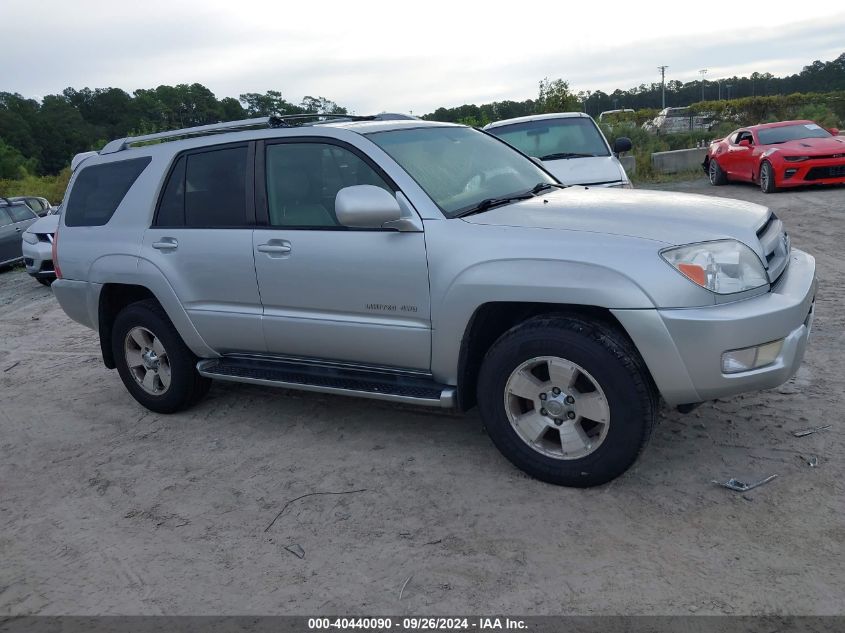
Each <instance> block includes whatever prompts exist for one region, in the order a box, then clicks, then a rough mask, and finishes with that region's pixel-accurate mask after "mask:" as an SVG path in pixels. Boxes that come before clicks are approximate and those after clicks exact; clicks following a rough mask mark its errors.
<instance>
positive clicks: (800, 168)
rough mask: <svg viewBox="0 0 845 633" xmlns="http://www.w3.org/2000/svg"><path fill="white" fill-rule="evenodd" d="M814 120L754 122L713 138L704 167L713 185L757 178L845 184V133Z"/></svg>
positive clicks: (770, 182) (770, 188)
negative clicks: (843, 135) (840, 134)
mask: <svg viewBox="0 0 845 633" xmlns="http://www.w3.org/2000/svg"><path fill="white" fill-rule="evenodd" d="M838 134H839V130H837V129H836V128H830V129H828V130H826V129H824V128H823V127H821V126H820V125H818V124H817V123H813V122H812V121H781V122H779V123H764V124H763V125H752V126H750V127H746V128H742V129H739V130H736V131H734V132H731V133H730V134H728V135H727V136H726V137H725V138H723V139H720V140H718V141H713V142H712V143H711V144H710V148H709V149H708V151H707V156H706V157H705V159H704V163H703V167H704V170H705V171H706V172H707V175H708V177H709V179H710V184H712V185H724V184H725V183H727V182H728V181H744V182H752V183H756V184H759V185H760V189H762V190H763V193H773V192H774V191H777V190H778V189H779V188H781V187H796V186H799V185H834V184H843V183H845V137H842V136H838Z"/></svg>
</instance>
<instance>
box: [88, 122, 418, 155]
mask: <svg viewBox="0 0 845 633" xmlns="http://www.w3.org/2000/svg"><path fill="white" fill-rule="evenodd" d="M400 118H415V117H408V116H407V115H401V114H392V113H382V114H377V115H370V116H356V115H352V114H320V113H317V112H310V113H303V114H283V115H275V114H274V115H271V116H267V117H256V118H253V119H242V120H240V121H226V122H224V123H211V124H209V125H198V126H196V127H187V128H182V129H180V130H168V131H167V132H156V133H155V134H144V135H142V136H127V137H126V138H119V139H116V140H114V141H110V142H109V143H107V144H106V146H105V147H103V149H101V150H100V154H113V153H115V152H120V151H123V150H125V149H128V148H129V147H130V146H131V145H135V144H136V143H144V142H147V141H162V140H165V139H173V138H181V137H188V136H204V135H206V134H216V133H218V132H233V131H235V130H242V129H246V128H254V127H271V128H273V127H298V126H301V125H316V124H319V123H325V122H328V121H330V120H331V121H388V120H392V119H400ZM307 119H317V120H316V121H313V122H308V121H307ZM80 156H81V155H80ZM86 158H87V157H86ZM80 162H81V161H80Z"/></svg>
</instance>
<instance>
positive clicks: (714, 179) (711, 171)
mask: <svg viewBox="0 0 845 633" xmlns="http://www.w3.org/2000/svg"><path fill="white" fill-rule="evenodd" d="M707 178H708V179H709V180H710V184H711V185H713V186H714V187H719V186H721V185H726V184H727V183H728V176H727V174H725V172H724V171H723V170H722V168H721V167H720V166H719V161H717V160H716V159H715V158H711V159H710V160H709V161H708V163H707Z"/></svg>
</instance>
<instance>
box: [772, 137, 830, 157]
mask: <svg viewBox="0 0 845 633" xmlns="http://www.w3.org/2000/svg"><path fill="white" fill-rule="evenodd" d="M771 148H772V149H775V150H777V151H779V152H783V153H784V154H786V155H787V156H807V155H808V156H814V155H818V154H822V155H828V154H845V136H831V137H828V138H801V139H797V140H795V141H787V142H786V143H780V144H779V145H772V146H771Z"/></svg>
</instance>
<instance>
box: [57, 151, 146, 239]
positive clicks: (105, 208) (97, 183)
mask: <svg viewBox="0 0 845 633" xmlns="http://www.w3.org/2000/svg"><path fill="white" fill-rule="evenodd" d="M150 160H151V159H150V157H149V156H144V157H142V158H130V159H129V160H121V161H115V162H111V163H104V164H102V165H92V166H90V167H84V168H83V169H82V171H81V172H79V175H78V176H77V177H76V182H75V183H74V185H73V189H72V190H71V192H70V198H69V199H68V203H67V208H66V211H65V225H67V226H103V225H104V224H106V223H107V222H108V221H109V220H111V217H112V216H113V215H114V212H115V211H116V210H117V207H118V206H119V205H120V203H121V202H122V201H123V198H124V197H125V196H126V192H128V191H129V188H130V187H131V186H132V185H133V184H134V183H135V181H136V180H137V179H138V176H140V175H141V172H142V171H144V169H145V168H146V166H147V165H149V164H150Z"/></svg>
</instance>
